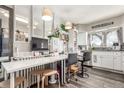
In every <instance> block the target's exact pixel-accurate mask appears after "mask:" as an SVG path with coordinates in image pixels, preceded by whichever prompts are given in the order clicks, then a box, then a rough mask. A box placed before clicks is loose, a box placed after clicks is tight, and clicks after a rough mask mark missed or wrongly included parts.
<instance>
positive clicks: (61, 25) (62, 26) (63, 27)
mask: <svg viewBox="0 0 124 93" xmlns="http://www.w3.org/2000/svg"><path fill="white" fill-rule="evenodd" d="M60 27H61V29H62V30H63V31H66V32H67V31H68V30H66V29H65V25H64V24H60Z"/></svg>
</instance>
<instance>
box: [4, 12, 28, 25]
mask: <svg viewBox="0 0 124 93" xmlns="http://www.w3.org/2000/svg"><path fill="white" fill-rule="evenodd" d="M4 16H5V17H9V14H8V13H4ZM15 19H16V20H17V21H20V22H23V23H26V24H28V20H27V19H26V18H22V17H20V16H18V15H16V17H15Z"/></svg>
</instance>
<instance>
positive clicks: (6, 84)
mask: <svg viewBox="0 0 124 93" xmlns="http://www.w3.org/2000/svg"><path fill="white" fill-rule="evenodd" d="M23 82H24V85H26V86H24V87H27V81H26V79H25V78H24V77H16V79H15V87H17V86H19V85H20V84H21V83H23ZM0 88H10V80H9V79H8V80H5V81H2V82H0Z"/></svg>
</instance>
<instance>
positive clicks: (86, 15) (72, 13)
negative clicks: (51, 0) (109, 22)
mask: <svg viewBox="0 0 124 93" xmlns="http://www.w3.org/2000/svg"><path fill="white" fill-rule="evenodd" d="M41 7H49V8H50V9H51V10H52V11H53V12H54V14H55V16H56V17H59V18H61V20H63V21H71V22H72V23H75V24H89V23H93V22H96V21H99V20H103V19H106V18H111V17H116V16H119V15H122V14H123V13H124V6H122V5H51V6H41Z"/></svg>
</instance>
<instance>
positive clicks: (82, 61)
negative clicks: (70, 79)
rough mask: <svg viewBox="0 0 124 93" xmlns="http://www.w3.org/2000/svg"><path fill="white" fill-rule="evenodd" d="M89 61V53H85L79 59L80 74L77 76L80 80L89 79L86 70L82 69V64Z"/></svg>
mask: <svg viewBox="0 0 124 93" xmlns="http://www.w3.org/2000/svg"><path fill="white" fill-rule="evenodd" d="M90 60H91V52H89V51H87V52H84V53H83V56H82V59H79V60H78V61H80V62H81V73H78V76H79V77H81V78H85V77H89V75H88V74H87V73H86V72H87V69H86V68H84V63H85V62H88V61H90Z"/></svg>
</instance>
